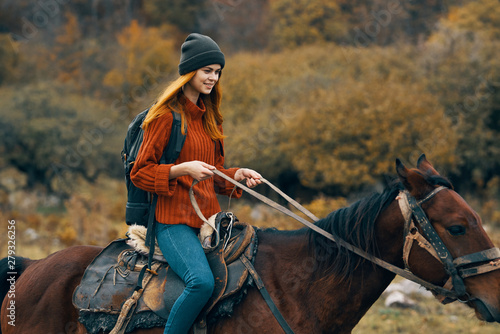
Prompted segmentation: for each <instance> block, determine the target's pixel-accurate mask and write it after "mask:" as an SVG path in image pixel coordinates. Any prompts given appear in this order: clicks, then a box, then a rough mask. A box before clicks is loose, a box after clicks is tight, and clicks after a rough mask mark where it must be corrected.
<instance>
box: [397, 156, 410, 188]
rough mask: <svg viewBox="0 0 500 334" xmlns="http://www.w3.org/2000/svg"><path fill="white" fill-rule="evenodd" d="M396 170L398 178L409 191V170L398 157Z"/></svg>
mask: <svg viewBox="0 0 500 334" xmlns="http://www.w3.org/2000/svg"><path fill="white" fill-rule="evenodd" d="M396 172H397V173H398V176H399V180H400V181H401V182H402V183H403V185H404V186H405V188H406V189H408V191H411V188H412V187H411V184H410V183H409V182H408V177H409V174H410V172H411V171H410V170H409V169H408V168H406V166H405V165H404V164H403V162H402V161H401V160H399V159H396Z"/></svg>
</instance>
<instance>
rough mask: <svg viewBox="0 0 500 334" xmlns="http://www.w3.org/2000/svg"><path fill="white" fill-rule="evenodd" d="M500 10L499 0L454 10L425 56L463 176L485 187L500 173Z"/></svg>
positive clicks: (469, 182)
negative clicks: (454, 138)
mask: <svg viewBox="0 0 500 334" xmlns="http://www.w3.org/2000/svg"><path fill="white" fill-rule="evenodd" d="M499 15H500V6H499V5H498V1H495V0H481V1H471V2H469V3H467V4H466V5H465V6H463V7H454V8H452V9H451V10H450V13H449V15H448V17H447V18H446V19H443V20H442V21H441V22H440V24H439V27H438V29H437V30H436V31H435V32H434V34H433V35H432V36H431V37H430V38H429V40H428V42H427V43H426V49H425V53H424V54H423V56H422V62H421V63H422V65H423V69H424V71H425V76H426V77H427V78H428V87H429V88H428V89H429V91H430V92H431V93H432V94H433V95H435V96H437V97H438V98H439V100H440V103H441V104H442V105H443V106H444V108H445V111H446V115H447V117H448V118H449V119H450V120H451V121H452V123H453V124H454V125H455V126H456V131H457V135H458V136H459V143H458V147H457V151H456V155H457V157H458V162H459V164H460V172H459V175H460V178H461V180H463V183H464V185H467V186H468V187H469V188H477V187H479V188H482V187H484V186H485V185H486V184H487V182H488V181H489V180H491V179H492V178H493V177H494V176H495V175H498V170H500V149H499V147H498V144H497V143H499V142H500V122H499V119H500V117H499V116H498V115H499V110H500V99H499V97H498V96H499V95H498V92H499V90H500V61H499V59H498V49H499V48H500V21H499V20H498V17H499Z"/></svg>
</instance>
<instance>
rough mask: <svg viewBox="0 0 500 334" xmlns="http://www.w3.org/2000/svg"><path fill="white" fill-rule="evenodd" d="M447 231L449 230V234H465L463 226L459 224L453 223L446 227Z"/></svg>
mask: <svg viewBox="0 0 500 334" xmlns="http://www.w3.org/2000/svg"><path fill="white" fill-rule="evenodd" d="M447 230H448V232H450V234H451V235H464V234H465V227H463V226H460V225H454V226H450V227H448V228H447Z"/></svg>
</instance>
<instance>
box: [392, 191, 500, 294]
mask: <svg viewBox="0 0 500 334" xmlns="http://www.w3.org/2000/svg"><path fill="white" fill-rule="evenodd" d="M444 189H447V188H445V187H438V188H436V189H434V190H433V191H432V192H430V193H429V194H428V195H427V196H426V197H425V198H424V199H422V200H420V201H416V199H415V198H414V197H413V196H411V195H410V194H409V193H408V191H402V192H401V193H400V194H399V195H398V197H397V198H396V199H397V200H398V202H399V206H400V209H401V213H402V214H403V217H404V219H405V228H404V230H405V232H404V235H405V245H404V247H403V260H404V262H405V266H406V268H407V269H409V267H408V258H409V255H410V250H411V247H412V244H413V240H416V241H418V245H419V246H420V247H422V248H423V249H425V250H427V251H428V252H429V253H430V254H431V255H432V256H434V257H435V258H436V259H437V260H438V261H440V262H441V263H442V264H443V265H444V267H445V270H446V272H447V273H448V275H450V279H449V280H448V282H447V283H446V284H445V286H444V287H445V288H446V287H452V288H454V290H455V291H456V292H457V296H458V297H461V296H467V293H466V291H465V283H464V281H463V280H464V279H465V278H467V277H472V276H476V275H480V274H485V273H488V272H491V271H494V270H498V269H500V250H499V249H498V248H490V249H487V250H483V251H480V252H477V253H473V254H468V255H464V256H462V257H458V258H456V259H453V258H452V256H451V254H450V253H449V251H448V249H447V248H446V246H445V245H444V243H443V242H442V240H441V238H440V237H439V236H438V234H437V232H436V231H435V229H434V228H433V227H432V225H431V223H430V221H429V219H428V218H427V215H426V214H425V213H424V212H423V210H422V208H421V207H420V204H421V203H424V202H426V201H428V200H430V199H431V198H432V197H434V195H436V194H437V193H438V192H440V191H441V190H444ZM413 218H415V221H416V222H417V223H418V224H419V225H420V227H421V228H422V231H423V233H424V234H425V235H426V237H427V238H428V239H429V240H427V239H425V237H423V236H422V235H421V234H420V232H419V231H418V229H417V228H416V226H415V223H414V219H413ZM485 262H488V263H485ZM478 263H479V264H478ZM464 267H465V268H464ZM450 268H451V270H450ZM438 294H439V293H438ZM441 299H443V300H446V302H444V303H448V302H449V301H452V299H458V300H459V301H461V302H464V301H467V300H468V299H467V298H466V299H464V300H462V299H459V298H452V299H449V298H447V299H445V298H441ZM442 302H443V301H442Z"/></svg>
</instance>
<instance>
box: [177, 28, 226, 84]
mask: <svg viewBox="0 0 500 334" xmlns="http://www.w3.org/2000/svg"><path fill="white" fill-rule="evenodd" d="M225 63H226V61H225V59H224V54H223V53H222V52H221V50H220V48H219V46H218V45H217V43H215V42H214V40H213V39H211V38H210V37H208V36H205V35H201V34H196V33H195V34H190V35H189V36H188V37H187V38H186V40H185V41H184V43H183V44H182V46H181V61H180V63H179V74H180V75H184V74H186V73H189V72H192V71H194V70H197V69H199V68H202V67H203V66H207V65H211V64H219V65H220V66H221V69H222V68H224V64H225Z"/></svg>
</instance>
